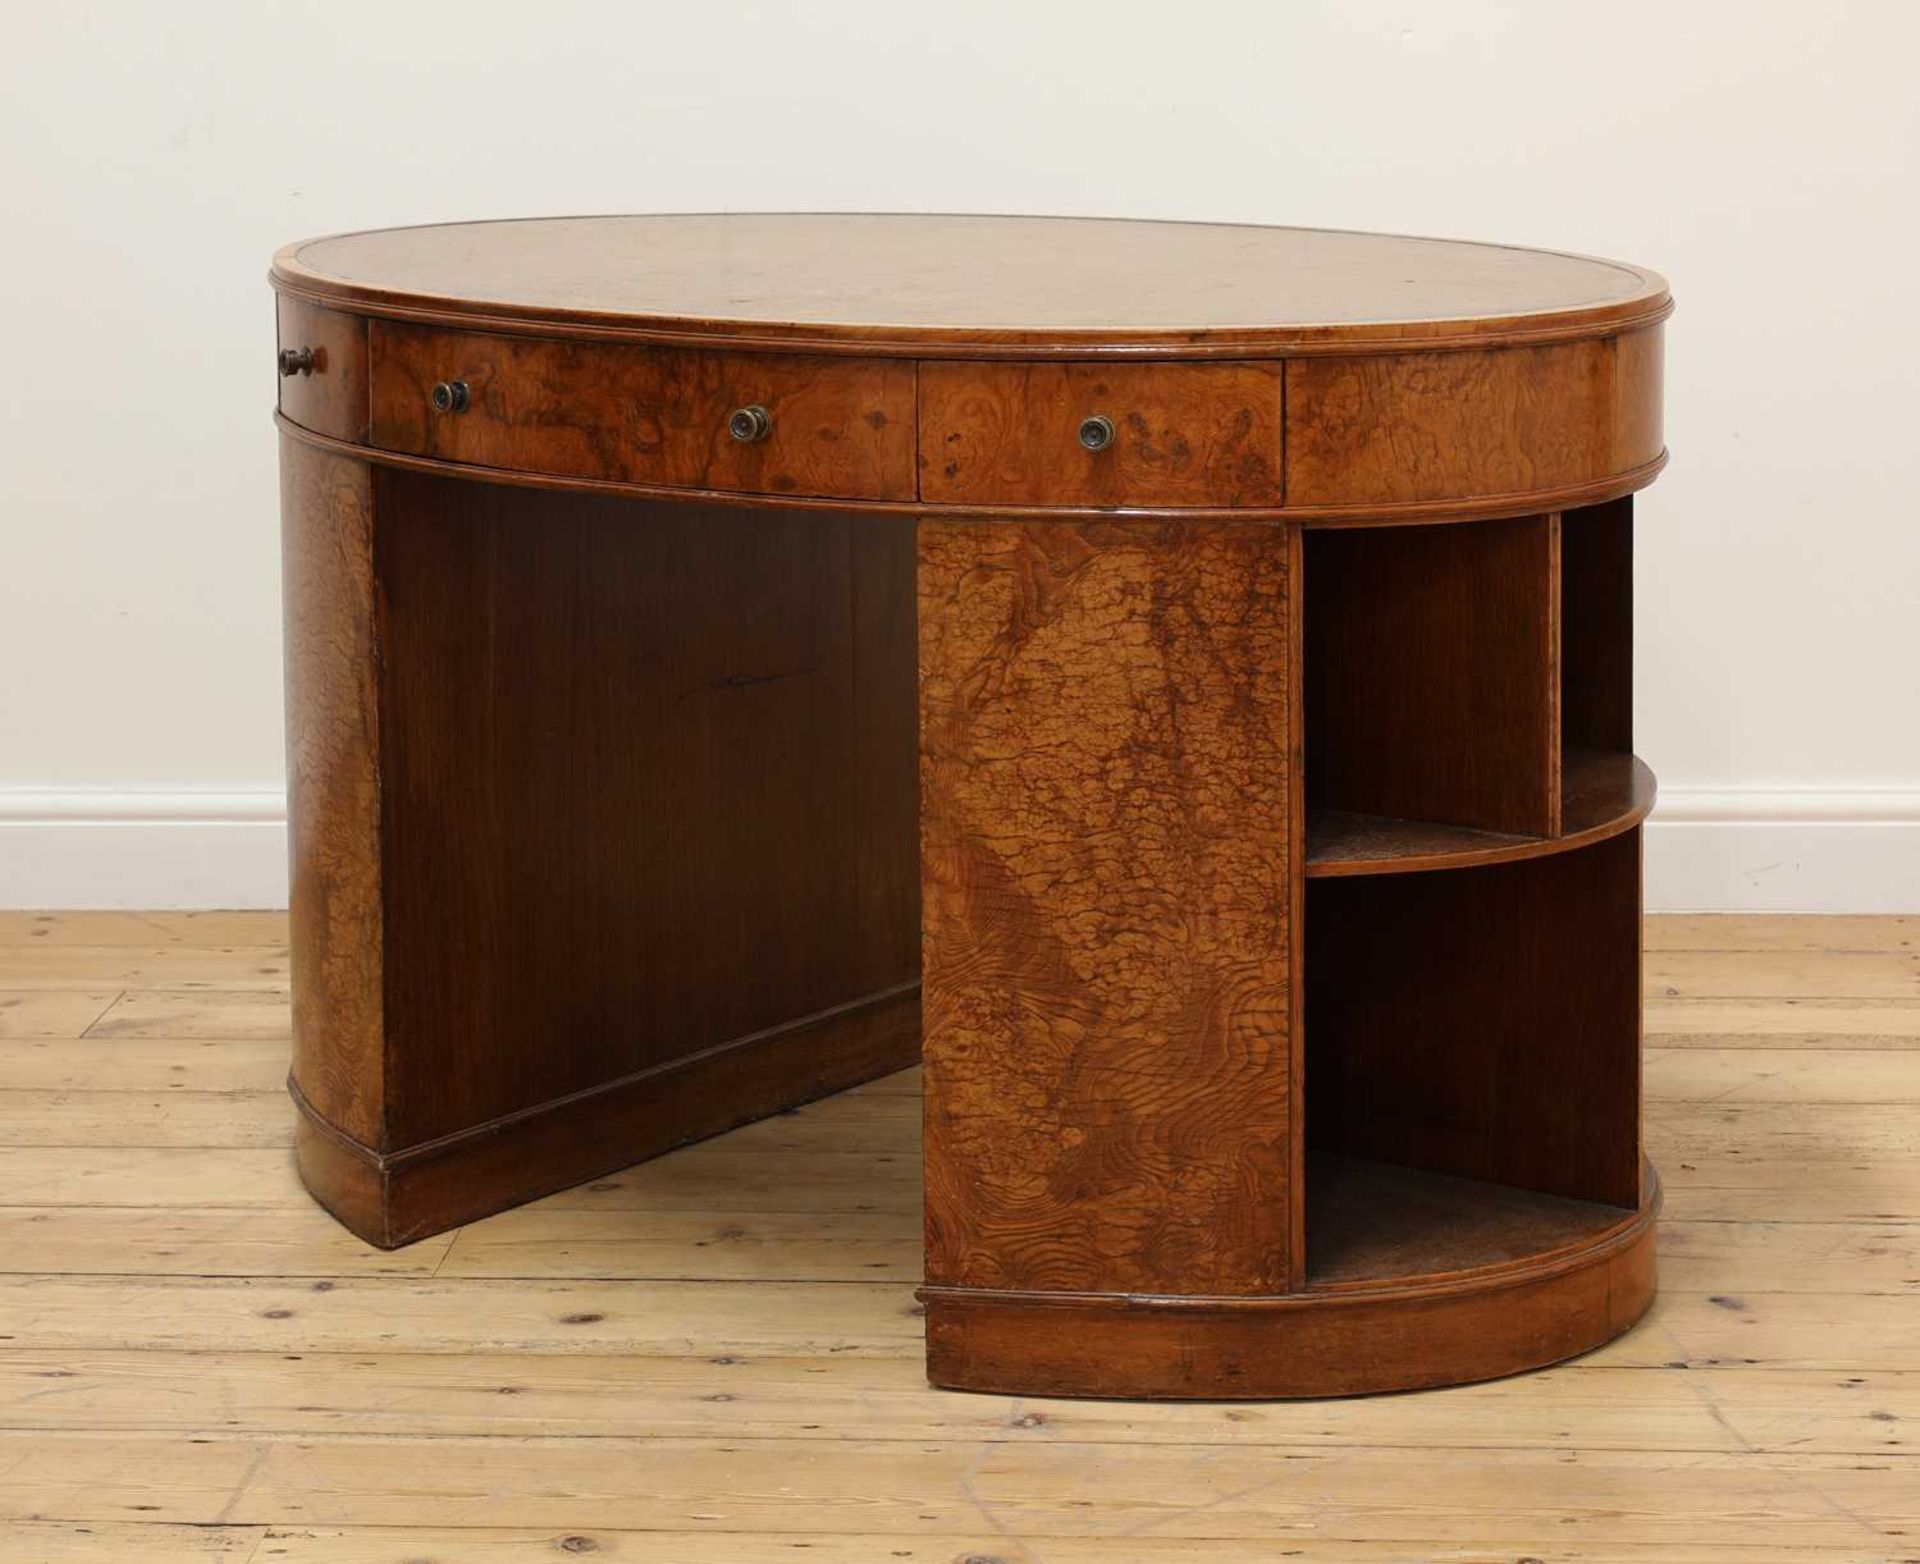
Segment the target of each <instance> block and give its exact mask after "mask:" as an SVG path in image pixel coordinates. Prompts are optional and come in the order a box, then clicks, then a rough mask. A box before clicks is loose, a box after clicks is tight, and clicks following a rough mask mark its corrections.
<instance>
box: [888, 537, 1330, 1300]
mask: <svg viewBox="0 0 1920 1564" xmlns="http://www.w3.org/2000/svg"><path fill="white" fill-rule="evenodd" d="M1286 559H1287V536H1286V533H1285V531H1284V529H1280V528H1275V527H1269V526H1261V525H1257V524H1244V525H1242V524H1219V523H1212V524H1187V523H1178V522H1115V523H1103V524H1086V525H1081V524H1071V523H1034V524H1032V525H1022V524H1000V523H990V522H972V521H922V522H921V524H920V571H919V595H920V670H921V685H920V696H921V772H920V777H921V844H922V845H921V863H922V886H923V898H924V909H925V911H924V930H925V938H926V950H925V976H924V983H925V1007H926V1008H925V1013H926V1045H925V1046H926V1112H927V1233H928V1272H927V1274H928V1280H929V1281H930V1282H933V1283H936V1284H940V1283H944V1284H947V1285H957V1286H966V1287H988V1288H992V1287H1011V1288H1037V1289H1050V1290H1069V1291H1072V1290H1088V1291H1100V1292H1127V1291H1146V1292H1153V1291H1169V1292H1183V1293H1240V1294H1245V1293H1263V1292H1271V1291H1274V1290H1276V1289H1279V1288H1283V1287H1284V1286H1285V1285H1286V1282H1287V1276H1288V1259H1289V1256H1288V1229H1289V1216H1290V1211H1289V1162H1290V1154H1291V1145H1290V1140H1289V1136H1290V1132H1291V1123H1292V1111H1293V1110H1292V1104H1291V1102H1290V1100H1289V1098H1290V1092H1289V1086H1288V1077H1289V1068H1288V1053H1287V1048H1288V1025H1289V1023H1288V1013H1289V995H1290V989H1289V985H1290V984H1291V983H1292V982H1293V974H1292V971H1291V962H1290V959H1289V941H1288V934H1289V916H1288V905H1289V882H1288V875H1289V870H1290V845H1289V840H1288V837H1289V808H1288V782H1289V765H1288V703H1287V695H1288V680H1289V677H1290V674H1289V657H1288V618H1289V615H1290V614H1291V612H1292V599H1291V593H1290V585H1289V581H1288V577H1287V570H1286Z"/></svg>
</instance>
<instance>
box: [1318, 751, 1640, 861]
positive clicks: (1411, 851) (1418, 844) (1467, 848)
mask: <svg viewBox="0 0 1920 1564" xmlns="http://www.w3.org/2000/svg"><path fill="white" fill-rule="evenodd" d="M1561 775H1562V782H1561V803H1560V810H1561V820H1562V830H1561V834H1560V835H1559V836H1513V835H1509V834H1507V833H1506V832H1503V831H1479V830H1475V829H1473V828H1472V827H1470V826H1458V825H1442V824H1439V823H1437V822H1435V821H1431V820H1396V819H1393V818H1391V817H1389V816H1386V815H1363V814H1353V813H1351V812H1349V811H1347V810H1343V809H1312V810H1309V811H1308V812H1307V867H1306V872H1307V876H1308V878H1310V879H1312V878H1328V877H1332V876H1336V875H1356V874H1414V873H1418V872H1421V871H1424V870H1430V869H1469V868H1474V867H1476V866H1478V865H1481V864H1494V863H1513V862H1515V861H1517V860H1519V859H1522V858H1545V857H1548V856H1550V855H1552V854H1554V853H1567V852H1574V851H1577V850H1578V849H1580V848H1582V847H1590V846H1592V845H1593V844H1594V843H1595V842H1604V841H1606V840H1607V838H1609V837H1613V836H1618V835H1620V834H1621V833H1622V832H1623V831H1630V830H1632V829H1633V828H1634V827H1635V826H1637V825H1638V824H1639V823H1640V822H1641V821H1642V820H1644V819H1646V817H1647V814H1648V812H1649V811H1650V810H1651V809H1652V808H1653V798H1654V780H1653V773H1652V772H1651V771H1649V770H1648V769H1647V768H1646V766H1645V764H1644V763H1643V762H1642V761H1641V760H1640V759H1639V758H1638V757H1637V756H1634V755H1622V754H1615V753H1611V752H1608V751H1603V750H1569V751H1567V755H1566V759H1565V761H1564V763H1563V767H1562V773H1561Z"/></svg>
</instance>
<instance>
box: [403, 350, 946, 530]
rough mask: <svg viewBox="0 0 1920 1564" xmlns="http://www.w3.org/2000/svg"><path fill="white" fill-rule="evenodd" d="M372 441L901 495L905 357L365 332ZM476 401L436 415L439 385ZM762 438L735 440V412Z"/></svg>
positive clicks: (751, 487) (909, 377) (909, 425)
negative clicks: (760, 427)
mask: <svg viewBox="0 0 1920 1564" xmlns="http://www.w3.org/2000/svg"><path fill="white" fill-rule="evenodd" d="M372 356H373V369H372V374H373V435H372V438H373V443H374V444H375V445H379V446H383V447H385V448H387V449H390V450H396V451H407V452H412V453H415V454H418V455H422V456H434V457H441V458H445V459H447V460H449V461H457V462H471V463H474V464H476V465H478V466H482V467H505V468H516V469H522V470H527V471H533V472H550V473H562V474H574V475H577V476H580V477H587V478H608V479H620V480H624V481H628V482H637V483H658V484H666V485H671V486H676V487H682V488H695V489H737V490H741V491H743V492H756V493H764V494H795V495H815V496H828V497H836V498H846V499H873V500H886V499H892V500H899V499H911V498H912V497H913V492H914V470H913V468H914V421H913V405H914V389H913V386H914V370H913V366H912V365H911V364H904V363H898V362H881V363H873V364H861V363H856V362H853V361H851V360H847V359H831V358H804V357H795V356H772V355H766V354H749V353H706V352H689V351H682V350H676V349H671V348H660V349H649V348H638V347H626V346H620V345H616V344H606V343H581V342H573V343H569V342H558V341H545V340H539V339H534V338H526V337H508V336H493V335H484V334H481V333H475V332H450V331H434V330H427V329H424V328H420V327H414V326H403V325H395V324H393V323H391V322H388V321H376V322H375V323H374V324H373V328H372ZM455 380H459V381H464V382H466V383H467V385H468V386H469V388H470V391H471V396H472V406H471V407H470V408H469V409H468V410H467V411H466V412H463V413H440V412H436V411H435V410H434V408H433V405H432V401H431V396H432V390H433V387H434V385H435V384H436V383H437V382H440V381H455ZM750 405H757V406H761V407H764V408H765V409H766V411H767V412H768V414H769V415H770V416H771V418H772V428H771V432H770V433H769V434H768V435H767V436H766V437H765V438H764V439H760V440H755V441H751V442H742V441H739V440H736V439H734V438H733V437H732V435H730V434H729V433H728V430H727V420H728V417H729V416H730V415H731V414H732V413H733V412H734V410H735V409H737V408H741V407H746V406H750Z"/></svg>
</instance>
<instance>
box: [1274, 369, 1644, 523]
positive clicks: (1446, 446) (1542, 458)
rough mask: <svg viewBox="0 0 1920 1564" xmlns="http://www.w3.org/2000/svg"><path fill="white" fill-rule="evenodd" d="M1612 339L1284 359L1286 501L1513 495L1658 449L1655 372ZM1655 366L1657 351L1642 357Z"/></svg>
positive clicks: (1598, 473) (1589, 476)
mask: <svg viewBox="0 0 1920 1564" xmlns="http://www.w3.org/2000/svg"><path fill="white" fill-rule="evenodd" d="M1642 357H1644V353H1643V352H1642V353H1637V354H1636V367H1635V372H1633V373H1630V374H1628V375H1626V376H1624V377H1623V376H1619V375H1616V372H1615V348H1614V344H1613V342H1612V341H1608V340H1601V341H1589V342H1572V343H1559V344H1554V345H1552V346H1546V347H1523V348H1505V349H1497V350H1491V351H1486V352H1460V353H1405V354H1399V355H1396V356H1393V357H1390V358H1389V357H1367V358H1351V359H1336V358H1323V359H1314V360H1311V361H1308V360H1301V361H1299V362H1294V363H1289V364H1288V366H1287V391H1286V395H1287V414H1286V417H1287V501H1288V504H1289V505H1293V506H1300V507H1313V506H1340V505H1386V504H1405V503H1411V502H1416V501H1429V500H1440V499H1445V498H1450V497H1459V496H1465V495H1475V494H1487V495H1495V494H1520V493H1526V492H1528V491H1532V490H1547V489H1553V488H1558V487H1561V486H1564V485H1570V484H1578V483H1584V482H1590V481H1593V480H1597V479H1600V478H1604V477H1606V476H1608V475H1609V474H1612V473H1620V472H1625V471H1627V470H1628V469H1630V468H1632V467H1634V466H1637V465H1638V464H1639V463H1641V462H1644V461H1648V460H1651V459H1652V458H1653V457H1654V456H1657V455H1658V454H1659V447H1658V445H1657V443H1656V444H1655V446H1654V449H1653V450H1652V451H1650V452H1649V451H1645V450H1644V445H1645V431H1646V429H1647V427H1648V426H1649V424H1651V426H1652V427H1653V429H1654V430H1655V431H1656V434H1657V429H1658V423H1659V415H1658V411H1657V405H1656V406H1655V408H1654V409H1653V410H1651V411H1649V410H1648V408H1647V407H1646V406H1645V405H1644V404H1646V403H1647V402H1648V401H1650V400H1651V399H1653V398H1655V397H1656V396H1657V394H1658V392H1657V382H1656V381H1650V380H1649V379H1648V378H1647V375H1646V373H1645V372H1644V365H1641V364H1640V363H1639V359H1640V358H1642ZM1656 362H1657V361H1656Z"/></svg>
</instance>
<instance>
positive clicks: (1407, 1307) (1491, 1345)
mask: <svg viewBox="0 0 1920 1564" xmlns="http://www.w3.org/2000/svg"><path fill="white" fill-rule="evenodd" d="M1316 1172H1317V1179H1316V1180H1315V1184H1317V1187H1319V1188H1320V1189H1323V1190H1325V1191H1326V1194H1325V1196H1324V1199H1321V1198H1318V1197H1317V1198H1316V1200H1315V1206H1316V1207H1317V1208H1318V1209H1319V1211H1320V1214H1321V1221H1320V1223H1319V1225H1318V1227H1317V1229H1316V1227H1315V1226H1313V1225H1312V1218H1311V1215H1310V1218H1309V1221H1310V1225H1309V1234H1310V1235H1312V1234H1313V1233H1315V1232H1316V1231H1317V1232H1318V1233H1319V1234H1320V1237H1319V1240H1318V1244H1317V1245H1316V1246H1315V1247H1313V1248H1310V1249H1309V1254H1310V1255H1311V1254H1313V1253H1314V1252H1316V1250H1317V1252H1319V1253H1321V1254H1322V1255H1324V1256H1325V1257H1326V1259H1325V1264H1324V1265H1312V1267H1311V1270H1310V1282H1309V1285H1308V1287H1307V1288H1306V1289H1305V1290H1303V1291H1301V1292H1298V1293H1290V1294H1286V1295H1284V1296H1274V1297H1250V1298H1221V1297H1139V1296H1121V1295H1113V1294H1087V1293H1077V1294H1076V1293H1040V1292H991V1291H986V1290H981V1289H968V1288H937V1287H930V1288H926V1289H924V1290H923V1291H922V1293H921V1297H922V1299H923V1301H924V1302H925V1303H926V1306H927V1373H928V1377H929V1378H930V1379H931V1380H932V1381H933V1383H934V1384H936V1385H940V1386H944V1387H946V1388H949V1389H954V1390H975V1391H989V1392H998V1393H1002V1394H1016V1393H1017V1394H1022V1395H1057V1396H1121V1397H1128V1398H1139V1397H1150V1398H1154V1399H1162V1400H1214V1399H1222V1400H1227V1399H1270V1398H1277V1397H1290V1396H1345V1395H1364V1394H1369V1393H1372V1392H1377V1391H1387V1390H1422V1389H1430V1388H1432V1387H1435V1386H1439V1385H1458V1384H1466V1383H1469V1382H1471V1381H1473V1380H1482V1379H1497V1378H1499V1377H1500V1376H1502V1375H1505V1374H1515V1373H1519V1372H1521V1371H1523V1370H1526V1369H1534V1368H1540V1367H1542V1366H1544V1365H1546V1364H1549V1363H1555V1362H1558V1361H1560V1360H1561V1359H1563V1358H1570V1357H1574V1356H1576V1355H1578V1354H1579V1353H1582V1352H1587V1351H1590V1350H1591V1349H1592V1348H1594V1347H1597V1346H1600V1345H1601V1344H1602V1343H1604V1342H1607V1341H1611V1340H1612V1339H1613V1338H1614V1337H1615V1336H1618V1335H1620V1334H1621V1333H1622V1332H1623V1331H1625V1330H1627V1329H1628V1327H1630V1326H1631V1325H1633V1324H1634V1322H1635V1321H1636V1320H1638V1319H1639V1318H1640V1316H1641V1315H1642V1314H1644V1313H1645V1312H1646V1310H1647V1307H1648V1305H1649V1304H1651V1303H1652V1301H1653V1293H1654V1225H1655V1224H1654V1218H1655V1215H1656V1213H1657V1212H1658V1209H1659V1205H1660V1185H1659V1180H1658V1178H1657V1177H1656V1175H1655V1173H1654V1170H1653V1167H1652V1165H1651V1164H1648V1165H1647V1167H1646V1170H1645V1175H1644V1178H1643V1181H1642V1183H1643V1189H1644V1195H1643V1198H1642V1202H1641V1205H1640V1208H1639V1209H1638V1210H1637V1211H1631V1212H1629V1211H1622V1210H1619V1209H1618V1208H1615V1207H1610V1206H1596V1205H1590V1204H1588V1203H1586V1202H1582V1201H1571V1200H1559V1199H1555V1198H1553V1197H1550V1196H1542V1195H1536V1194H1531V1193H1529V1192H1526V1191H1521V1190H1512V1189H1506V1188H1503V1187H1501V1186H1498V1185H1491V1184H1482V1183H1479V1182H1477V1181H1475V1180H1471V1179H1455V1178H1444V1177H1440V1176H1437V1175H1433V1174H1425V1173H1419V1172H1416V1171H1414V1170H1411V1169H1404V1168H1394V1167H1390V1166H1388V1165H1386V1164H1381V1163H1373V1162H1366V1161H1363V1160H1361V1159H1352V1158H1329V1159H1326V1161H1325V1162H1324V1163H1323V1164H1322V1165H1321V1166H1320V1167H1319V1168H1318V1169H1317V1170H1316ZM1310 1187H1313V1186H1311V1185H1310ZM1442 1208H1445V1209H1446V1210H1447V1211H1448V1212H1449V1213H1450V1220H1448V1221H1446V1222H1444V1223H1436V1221H1435V1217H1436V1214H1437V1213H1438V1212H1439V1211H1440V1210H1441V1209H1442ZM1402 1225H1404V1227H1405V1230H1406V1231H1409V1232H1412V1231H1414V1230H1416V1229H1417V1231H1418V1232H1419V1233H1420V1234H1421V1238H1420V1241H1419V1244H1418V1247H1417V1248H1407V1247H1403V1246H1401V1245H1400V1244H1399V1243H1398V1242H1397V1241H1396V1236H1395V1235H1396V1229H1397V1228H1399V1227H1401V1226H1402ZM1309 1242H1310V1244H1312V1243H1313V1240H1312V1238H1311V1236H1310V1240H1309ZM1396 1253H1398V1254H1400V1255H1402V1256H1403V1257H1404V1258H1406V1259H1407V1260H1409V1261H1411V1262H1412V1263H1413V1264H1417V1265H1418V1266H1419V1267H1420V1268H1419V1269H1417V1270H1413V1269H1409V1270H1406V1271H1404V1272H1403V1273H1401V1274H1389V1273H1390V1272H1392V1271H1393V1269H1394V1266H1393V1256H1394V1255H1395V1254H1396ZM1362 1264H1367V1265H1374V1266H1379V1267H1383V1269H1382V1270H1381V1271H1379V1272H1377V1273H1376V1274H1375V1275H1373V1276H1370V1277H1364V1278H1363V1277H1360V1276H1358V1275H1356V1274H1355V1271H1356V1267H1358V1266H1359V1265H1362Z"/></svg>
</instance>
